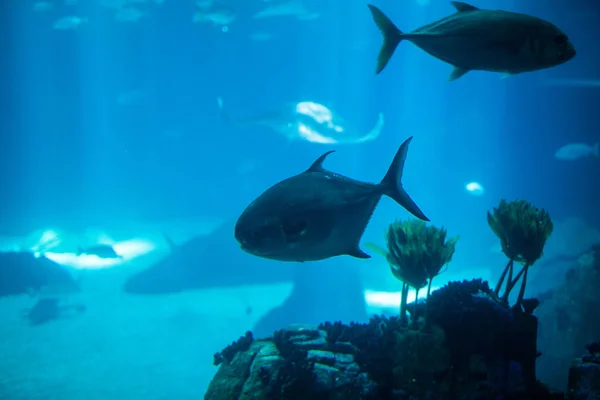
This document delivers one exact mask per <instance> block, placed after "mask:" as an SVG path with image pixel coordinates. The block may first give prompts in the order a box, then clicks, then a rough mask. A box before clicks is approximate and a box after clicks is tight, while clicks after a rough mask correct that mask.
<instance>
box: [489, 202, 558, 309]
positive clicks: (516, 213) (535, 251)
mask: <svg viewBox="0 0 600 400" xmlns="http://www.w3.org/2000/svg"><path fill="white" fill-rule="evenodd" d="M487 220H488V224H489V226H490V228H492V231H493V232H494V234H495V235H496V236H497V237H498V239H500V245H501V247H502V252H503V253H504V255H506V257H508V263H507V264H506V267H505V268H504V271H503V272H502V275H501V276H500V279H499V280H498V283H497V285H496V287H495V289H494V294H495V296H496V297H497V298H500V297H499V296H500V290H501V288H502V284H503V283H504V280H505V279H506V278H507V275H508V279H506V286H505V291H504V294H503V295H502V297H501V298H500V300H501V301H502V302H503V303H504V304H505V305H508V296H509V295H510V292H511V290H512V289H513V288H514V287H515V286H516V284H517V283H518V282H519V279H521V289H520V291H519V296H518V298H517V302H516V306H517V307H521V305H522V303H523V296H524V295H525V287H526V285H527V272H528V270H529V267H531V266H532V265H533V264H534V263H535V262H536V261H537V260H539V259H540V258H541V257H542V255H543V252H544V245H545V244H546V241H547V240H548V238H549V237H550V235H551V234H552V230H553V225H552V220H551V219H550V215H549V214H548V212H547V211H546V210H544V209H538V208H537V207H535V206H533V205H532V204H531V203H529V202H527V201H524V200H515V201H511V202H507V201H506V200H501V201H500V205H499V206H498V207H497V208H494V209H493V210H492V212H491V213H490V212H489V211H488V213H487ZM515 262H517V263H519V264H522V265H523V267H522V268H521V270H520V271H519V273H518V274H517V275H516V276H514V277H513V272H514V263H515Z"/></svg>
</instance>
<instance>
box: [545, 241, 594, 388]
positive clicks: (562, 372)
mask: <svg viewBox="0 0 600 400" xmlns="http://www.w3.org/2000/svg"><path fill="white" fill-rule="evenodd" d="M599 286H600V245H595V246H593V247H592V249H591V250H589V251H587V252H585V253H583V254H582V255H581V256H580V257H579V260H578V261H577V262H576V263H574V265H573V266H572V267H571V268H570V269H569V270H567V271H566V272H564V273H563V278H562V279H561V280H560V284H559V285H557V286H556V287H555V288H553V289H552V290H551V291H548V292H547V293H545V294H544V295H543V296H540V299H541V304H540V306H539V308H538V309H537V310H536V315H537V317H538V319H539V321H540V327H541V329H540V332H539V337H538V345H539V349H540V351H541V352H542V353H543V354H544V361H545V362H543V363H540V364H539V365H538V377H539V378H540V379H541V380H542V381H543V382H548V383H549V384H552V385H555V386H556V387H557V388H560V389H564V388H565V387H567V384H568V382H567V376H568V371H569V368H570V367H571V360H573V359H575V358H576V357H578V356H579V355H580V354H581V350H582V349H583V348H584V347H585V346H586V344H588V343H590V342H593V341H594V340H597V338H598V337H600V319H598V318H593V317H592V316H594V315H597V312H598V309H600V296H598V287H599Z"/></svg>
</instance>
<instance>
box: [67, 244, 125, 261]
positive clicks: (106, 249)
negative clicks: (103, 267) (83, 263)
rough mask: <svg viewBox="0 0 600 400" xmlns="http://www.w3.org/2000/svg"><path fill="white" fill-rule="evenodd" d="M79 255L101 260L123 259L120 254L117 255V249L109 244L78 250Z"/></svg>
mask: <svg viewBox="0 0 600 400" xmlns="http://www.w3.org/2000/svg"><path fill="white" fill-rule="evenodd" d="M77 255H78V256H80V255H93V256H96V257H99V258H123V256H120V255H119V254H117V252H116V251H115V249H114V248H113V247H112V246H111V245H108V244H99V245H96V246H91V247H86V248H81V247H80V248H79V249H78V250H77Z"/></svg>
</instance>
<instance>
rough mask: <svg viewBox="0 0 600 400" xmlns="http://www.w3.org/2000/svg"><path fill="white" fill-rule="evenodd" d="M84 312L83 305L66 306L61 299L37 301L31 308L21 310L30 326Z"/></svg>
mask: <svg viewBox="0 0 600 400" xmlns="http://www.w3.org/2000/svg"><path fill="white" fill-rule="evenodd" d="M85 310H86V306H85V305H83V304H66V303H64V302H63V301H62V300H61V299H58V298H55V297H46V298H42V299H39V300H38V301H37V302H36V303H35V304H34V306H33V307H31V308H26V309H24V310H23V315H24V317H25V318H26V319H27V320H28V321H29V324H30V325H32V326H37V325H42V324H45V323H47V322H50V321H53V320H55V319H59V318H63V317H68V316H74V315H75V314H81V313H82V312H84V311H85Z"/></svg>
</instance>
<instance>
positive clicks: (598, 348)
mask: <svg viewBox="0 0 600 400" xmlns="http://www.w3.org/2000/svg"><path fill="white" fill-rule="evenodd" d="M587 349H588V353H589V354H587V355H585V356H583V357H581V358H577V359H576V360H575V361H574V362H573V364H572V365H571V368H570V369H569V390H568V392H567V399H572V400H578V399H600V342H596V343H593V344H591V345H588V346H587Z"/></svg>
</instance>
